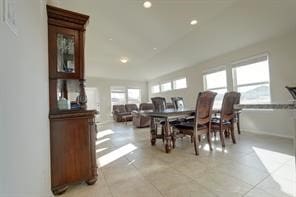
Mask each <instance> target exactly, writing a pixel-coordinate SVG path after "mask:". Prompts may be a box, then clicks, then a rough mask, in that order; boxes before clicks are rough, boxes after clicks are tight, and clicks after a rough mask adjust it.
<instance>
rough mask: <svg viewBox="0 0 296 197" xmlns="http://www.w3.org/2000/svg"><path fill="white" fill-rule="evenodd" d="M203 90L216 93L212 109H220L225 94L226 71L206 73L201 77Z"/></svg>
mask: <svg viewBox="0 0 296 197" xmlns="http://www.w3.org/2000/svg"><path fill="white" fill-rule="evenodd" d="M203 80H204V89H205V90H210V91H213V92H216V93H217V96H216V98H215V102H214V108H218V109H220V108H221V105H222V101H223V97H224V94H225V92H227V80H226V70H222V71H218V72H213V73H208V74H205V75H204V76H203Z"/></svg>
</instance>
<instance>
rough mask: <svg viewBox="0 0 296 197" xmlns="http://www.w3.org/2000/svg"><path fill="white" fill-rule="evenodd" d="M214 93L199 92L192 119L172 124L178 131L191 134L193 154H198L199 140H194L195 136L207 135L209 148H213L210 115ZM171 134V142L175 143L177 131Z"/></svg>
mask: <svg viewBox="0 0 296 197" xmlns="http://www.w3.org/2000/svg"><path fill="white" fill-rule="evenodd" d="M216 95H217V93H215V92H212V91H205V92H200V93H199V94H198V97H197V101H196V108H195V113H196V116H195V118H194V121H193V122H187V121H185V122H181V123H179V124H176V125H174V127H175V128H176V130H177V132H178V133H180V134H183V135H189V136H191V139H193V143H194V150H195V155H199V150H198V146H199V140H196V138H197V137H198V138H200V136H201V135H204V134H206V135H207V139H208V143H209V147H210V150H211V151H212V150H213V149H212V144H211V117H212V110H213V104H214V100H215V97H216ZM173 136H174V139H173V143H175V140H176V137H177V133H175V132H174V135H173Z"/></svg>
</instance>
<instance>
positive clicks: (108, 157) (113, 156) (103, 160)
mask: <svg viewBox="0 0 296 197" xmlns="http://www.w3.org/2000/svg"><path fill="white" fill-rule="evenodd" d="M136 149H137V147H136V146H135V145H133V144H131V143H129V144H127V145H125V146H122V147H120V148H118V149H116V150H114V151H112V152H110V153H108V154H105V155H103V156H101V157H100V158H98V159H97V161H98V165H99V167H104V166H106V165H108V164H109V163H111V162H113V161H115V160H117V159H119V158H121V157H123V156H125V155H127V154H128V153H130V152H132V151H134V150H136Z"/></svg>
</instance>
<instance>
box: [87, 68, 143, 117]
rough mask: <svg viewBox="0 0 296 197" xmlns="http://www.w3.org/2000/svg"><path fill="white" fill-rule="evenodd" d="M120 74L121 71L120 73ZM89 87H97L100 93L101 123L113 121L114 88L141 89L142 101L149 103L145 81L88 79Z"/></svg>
mask: <svg viewBox="0 0 296 197" xmlns="http://www.w3.org/2000/svg"><path fill="white" fill-rule="evenodd" d="M118 72H120V71H118ZM86 86H87V87H95V88H97V89H98V93H99V102H100V103H99V105H100V116H99V121H101V122H106V121H109V120H111V119H112V116H111V91H110V88H111V87H112V86H123V87H126V88H140V89H141V101H142V102H147V101H148V90H147V82H143V81H127V80H118V79H104V78H94V77H87V79H86Z"/></svg>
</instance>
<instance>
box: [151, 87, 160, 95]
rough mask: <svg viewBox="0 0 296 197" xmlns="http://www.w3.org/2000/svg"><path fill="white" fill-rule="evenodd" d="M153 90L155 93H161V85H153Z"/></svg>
mask: <svg viewBox="0 0 296 197" xmlns="http://www.w3.org/2000/svg"><path fill="white" fill-rule="evenodd" d="M151 92H152V93H153V94H155V93H159V92H160V87H159V85H154V86H152V88H151Z"/></svg>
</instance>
